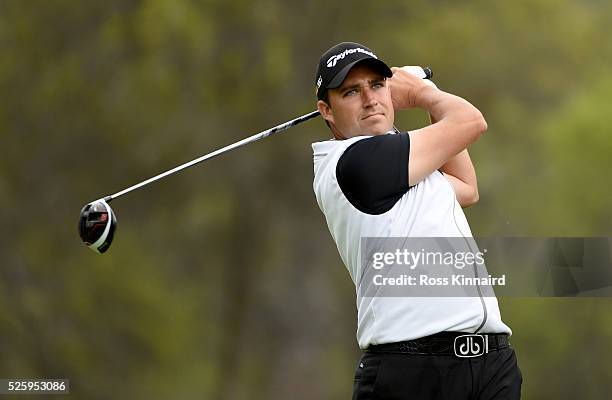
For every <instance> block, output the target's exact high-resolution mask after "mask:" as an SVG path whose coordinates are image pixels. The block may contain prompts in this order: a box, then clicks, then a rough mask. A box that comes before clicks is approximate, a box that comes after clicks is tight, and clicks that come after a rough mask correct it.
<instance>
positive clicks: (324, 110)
mask: <svg viewBox="0 0 612 400" xmlns="http://www.w3.org/2000/svg"><path fill="white" fill-rule="evenodd" d="M317 108H318V109H319V112H320V113H321V116H322V117H323V119H324V120H326V121H327V122H331V123H332V124H333V123H334V114H333V112H332V109H331V107H330V106H329V104H327V103H326V102H324V101H323V100H319V101H317Z"/></svg>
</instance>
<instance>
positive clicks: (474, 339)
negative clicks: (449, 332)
mask: <svg viewBox="0 0 612 400" xmlns="http://www.w3.org/2000/svg"><path fill="white" fill-rule="evenodd" d="M488 344H489V343H488V340H487V335H461V336H457V337H456V338H455V345H454V350H455V355H456V356H457V357H463V358H468V357H478V356H481V355H483V354H485V353H488V350H489V349H488V348H487V347H488Z"/></svg>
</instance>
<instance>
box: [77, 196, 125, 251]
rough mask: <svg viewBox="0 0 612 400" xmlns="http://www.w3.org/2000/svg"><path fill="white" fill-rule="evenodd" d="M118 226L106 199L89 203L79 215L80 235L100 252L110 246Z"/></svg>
mask: <svg viewBox="0 0 612 400" xmlns="http://www.w3.org/2000/svg"><path fill="white" fill-rule="evenodd" d="M116 227H117V218H116V217H115V213H114V212H113V210H112V208H110V206H109V205H108V203H107V202H106V201H104V199H100V200H96V201H94V202H92V203H89V204H87V205H86V206H85V207H83V209H82V210H81V215H80V217H79V236H81V240H82V241H83V243H85V244H86V245H87V247H89V248H90V249H92V250H93V251H95V252H98V253H104V252H105V251H106V250H108V248H109V247H110V245H111V243H112V241H113V235H114V234H115V228H116Z"/></svg>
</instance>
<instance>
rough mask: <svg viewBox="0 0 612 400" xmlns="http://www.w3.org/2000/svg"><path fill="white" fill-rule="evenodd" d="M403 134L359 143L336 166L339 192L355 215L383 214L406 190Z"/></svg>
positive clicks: (406, 151)
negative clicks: (359, 213) (354, 211)
mask: <svg viewBox="0 0 612 400" xmlns="http://www.w3.org/2000/svg"><path fill="white" fill-rule="evenodd" d="M409 152H410V136H408V133H407V132H403V133H397V134H395V135H389V134H388V135H379V136H374V137H371V138H368V139H362V140H359V141H357V142H355V143H353V144H352V145H351V146H349V147H348V148H347V149H346V150H345V151H344V153H343V154H342V156H341V157H340V159H339V160H338V164H337V165H336V177H337V178H338V184H339V185H340V189H342V192H343V193H344V195H345V196H346V198H347V199H348V201H350V202H351V204H352V205H353V206H354V207H355V208H357V209H358V210H359V211H361V212H364V213H367V214H374V215H377V214H383V213H385V212H387V211H389V210H390V209H391V208H392V207H393V206H394V205H395V203H396V202H397V201H398V200H399V199H400V198H401V197H402V196H403V195H404V194H405V193H406V192H407V191H408V189H410V187H409V186H408V154H409Z"/></svg>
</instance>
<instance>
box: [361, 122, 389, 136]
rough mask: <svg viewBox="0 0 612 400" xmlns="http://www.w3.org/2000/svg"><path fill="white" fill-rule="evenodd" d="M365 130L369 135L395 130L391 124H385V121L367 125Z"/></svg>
mask: <svg viewBox="0 0 612 400" xmlns="http://www.w3.org/2000/svg"><path fill="white" fill-rule="evenodd" d="M364 128H365V129H364V131H365V132H368V133H367V135H373V136H376V135H384V134H385V133H387V132H389V131H391V130H393V126H390V125H389V124H383V123H376V124H372V125H371V126H366V127H364Z"/></svg>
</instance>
